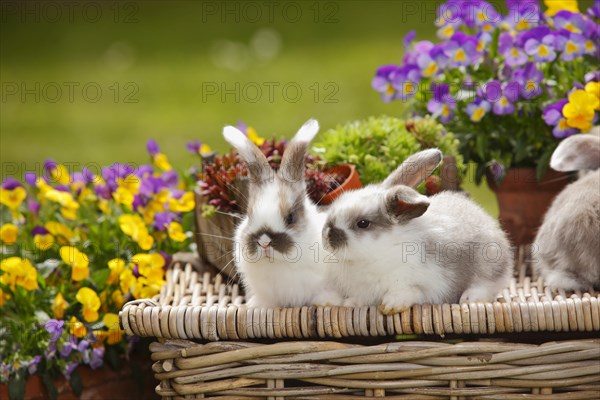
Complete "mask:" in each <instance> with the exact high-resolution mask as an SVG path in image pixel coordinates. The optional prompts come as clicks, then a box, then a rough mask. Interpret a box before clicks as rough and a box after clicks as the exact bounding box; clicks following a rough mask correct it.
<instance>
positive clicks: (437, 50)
mask: <svg viewBox="0 0 600 400" xmlns="http://www.w3.org/2000/svg"><path fill="white" fill-rule="evenodd" d="M447 63H448V57H447V56H446V54H444V46H443V45H441V44H438V45H435V46H433V47H432V48H431V49H430V50H429V52H428V53H423V54H421V55H420V56H418V57H417V65H418V66H419V68H420V70H421V75H423V76H424V77H426V78H430V77H432V76H434V75H436V74H437V73H438V72H439V71H440V70H442V69H443V68H445V67H446V64H447Z"/></svg>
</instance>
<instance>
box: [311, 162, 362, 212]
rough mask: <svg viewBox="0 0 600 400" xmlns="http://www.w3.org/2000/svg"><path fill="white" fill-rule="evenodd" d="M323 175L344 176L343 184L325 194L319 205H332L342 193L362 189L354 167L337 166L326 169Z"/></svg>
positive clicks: (348, 165) (350, 165) (349, 165)
mask: <svg viewBox="0 0 600 400" xmlns="http://www.w3.org/2000/svg"><path fill="white" fill-rule="evenodd" d="M325 173H338V174H342V175H344V176H345V179H344V182H343V183H342V184H341V185H340V186H338V187H336V188H335V189H333V190H332V191H330V192H329V193H327V194H326V195H325V196H323V198H322V199H321V201H319V203H318V204H319V205H329V204H331V203H333V201H334V200H335V199H337V198H338V197H340V196H341V195H342V193H344V192H346V191H348V190H353V189H360V188H361V187H362V183H361V181H360V177H359V176H358V172H357V171H356V167H355V166H354V165H352V164H338V165H335V166H333V167H331V168H328V169H327V170H326V171H325Z"/></svg>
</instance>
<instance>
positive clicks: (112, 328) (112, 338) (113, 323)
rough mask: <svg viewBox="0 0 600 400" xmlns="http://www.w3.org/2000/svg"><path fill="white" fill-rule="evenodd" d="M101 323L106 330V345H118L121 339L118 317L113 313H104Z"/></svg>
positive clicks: (121, 333)
mask: <svg viewBox="0 0 600 400" xmlns="http://www.w3.org/2000/svg"><path fill="white" fill-rule="evenodd" d="M102 322H103V323H104V326H106V327H107V328H108V336H107V338H106V343H108V344H115V343H119V342H120V341H121V339H123V331H122V330H121V327H120V326H119V316H118V315H117V314H113V313H106V314H105V315H104V317H103V318H102Z"/></svg>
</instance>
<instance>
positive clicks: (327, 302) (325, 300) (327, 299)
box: [313, 292, 343, 307]
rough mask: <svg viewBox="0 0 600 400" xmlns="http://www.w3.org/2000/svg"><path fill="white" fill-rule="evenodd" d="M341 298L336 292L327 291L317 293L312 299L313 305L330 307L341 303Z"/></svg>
mask: <svg viewBox="0 0 600 400" xmlns="http://www.w3.org/2000/svg"><path fill="white" fill-rule="evenodd" d="M342 303H343V301H342V298H341V297H340V296H338V295H337V294H336V293H328V292H323V293H320V294H319V295H317V296H316V297H315V299H314V301H313V304H314V305H315V306H320V307H331V306H339V305H340V304H342Z"/></svg>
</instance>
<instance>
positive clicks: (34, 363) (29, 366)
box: [27, 355, 42, 375]
mask: <svg viewBox="0 0 600 400" xmlns="http://www.w3.org/2000/svg"><path fill="white" fill-rule="evenodd" d="M40 361H42V356H39V355H38V356H35V357H33V358H32V359H31V361H29V362H28V363H27V371H28V372H29V374H31V375H33V374H35V371H37V365H38V364H39V363H40Z"/></svg>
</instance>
